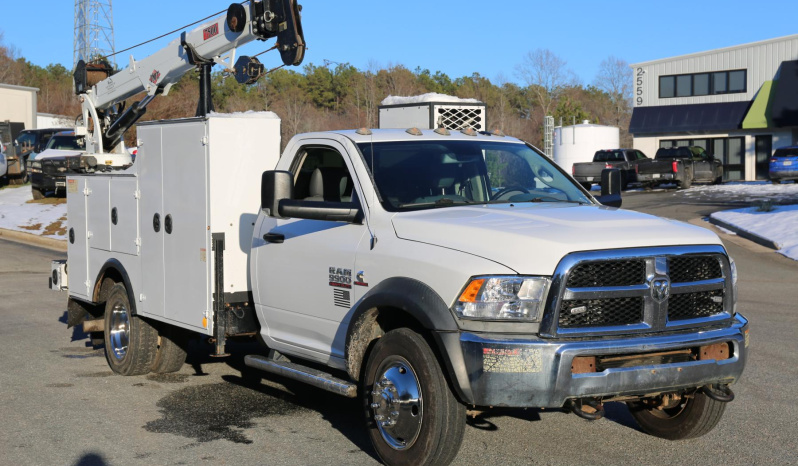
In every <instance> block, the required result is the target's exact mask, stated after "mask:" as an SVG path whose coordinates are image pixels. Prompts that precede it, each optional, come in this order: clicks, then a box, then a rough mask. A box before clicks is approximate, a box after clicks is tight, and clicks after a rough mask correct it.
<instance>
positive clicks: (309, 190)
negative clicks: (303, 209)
mask: <svg viewBox="0 0 798 466" xmlns="http://www.w3.org/2000/svg"><path fill="white" fill-rule="evenodd" d="M309 142H310V144H308V145H306V146H304V147H303V148H302V149H300V150H299V151H297V157H296V160H295V161H294V163H293V165H292V167H291V171H292V172H293V173H294V183H295V189H294V199H300V200H301V199H304V200H314V201H322V202H347V201H349V200H350V199H351V200H352V201H355V202H356V201H357V199H358V197H359V195H358V186H357V183H356V180H355V179H354V178H353V176H352V173H353V170H352V167H351V164H350V162H349V157H348V153H347V152H346V150H345V148H344V147H343V146H341V145H340V144H338V143H335V142H332V141H328V140H324V141H318V144H313V141H309ZM367 232H368V229H367V227H366V225H365V221H364V222H363V224H355V223H345V222H335V221H324V220H308V219H296V218H286V219H277V218H272V217H266V218H265V219H264V221H263V222H262V223H261V227H260V231H259V233H258V234H257V235H256V237H255V247H257V248H259V251H258V254H257V258H256V260H257V264H256V273H257V277H256V278H254V279H256V280H258V293H259V301H260V303H261V304H263V306H264V307H263V312H264V314H265V316H264V317H265V322H266V323H267V324H268V330H267V331H268V336H269V337H270V338H271V339H273V340H274V341H275V342H278V343H280V344H283V345H290V346H291V347H292V351H294V352H297V353H302V354H304V355H305V356H306V357H309V358H311V359H315V360H320V361H327V360H328V359H329V357H330V356H331V355H332V356H335V357H339V358H342V357H343V356H344V355H343V354H342V353H341V350H340V349H339V350H337V352H339V353H341V354H333V348H332V346H333V340H334V338H335V336H336V332H338V331H339V327H340V323H341V322H342V321H343V320H344V317H345V316H346V314H347V313H348V312H349V310H350V308H351V306H352V305H353V304H354V298H355V296H354V293H353V291H354V290H353V289H352V285H353V281H354V280H353V277H354V275H355V273H354V267H355V255H356V251H357V248H358V245H359V244H360V243H361V241H363V240H364V238H365V237H367ZM267 234H268V235H269V239H270V241H269V240H265V239H264V235H267Z"/></svg>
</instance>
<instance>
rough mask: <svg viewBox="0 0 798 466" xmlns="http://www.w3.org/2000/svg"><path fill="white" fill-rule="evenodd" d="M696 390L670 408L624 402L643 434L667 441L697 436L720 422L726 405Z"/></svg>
mask: <svg viewBox="0 0 798 466" xmlns="http://www.w3.org/2000/svg"><path fill="white" fill-rule="evenodd" d="M727 404H728V403H723V402H720V401H715V400H713V399H712V398H709V397H708V396H706V395H705V394H704V393H703V392H701V391H697V392H696V393H695V394H694V395H693V397H692V398H687V399H686V401H685V400H683V401H682V402H681V403H679V404H677V405H675V406H674V407H672V408H665V409H663V410H659V409H657V408H648V407H646V406H645V405H644V404H643V403H641V402H630V403H627V405H628V406H629V411H630V412H631V414H632V417H634V418H635V420H636V421H637V424H638V425H640V428H641V429H643V431H644V432H646V433H648V434H650V435H653V436H655V437H659V438H664V439H667V440H685V439H690V438H695V437H700V436H702V435H704V434H706V433H707V432H709V431H711V430H712V429H713V428H715V426H716V425H717V424H718V422H719V421H720V418H721V417H722V416H723V412H724V411H725V410H726V405H727Z"/></svg>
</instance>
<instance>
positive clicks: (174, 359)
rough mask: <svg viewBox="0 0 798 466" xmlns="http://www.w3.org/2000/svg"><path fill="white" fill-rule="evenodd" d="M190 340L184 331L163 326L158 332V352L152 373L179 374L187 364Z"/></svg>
mask: <svg viewBox="0 0 798 466" xmlns="http://www.w3.org/2000/svg"><path fill="white" fill-rule="evenodd" d="M187 346H188V338H187V336H186V334H185V332H184V331H183V330H182V329H178V328H176V327H172V326H171V325H163V327H162V328H161V330H160V331H159V332H158V351H157V352H156V354H155V361H153V363H152V368H151V370H152V372H155V373H156V374H166V373H168V372H177V371H179V370H180V368H181V367H183V364H184V363H185V362H186V347H187Z"/></svg>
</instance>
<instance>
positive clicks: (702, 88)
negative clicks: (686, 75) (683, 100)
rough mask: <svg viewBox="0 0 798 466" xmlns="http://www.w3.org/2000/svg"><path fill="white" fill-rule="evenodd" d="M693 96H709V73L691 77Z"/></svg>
mask: <svg viewBox="0 0 798 466" xmlns="http://www.w3.org/2000/svg"><path fill="white" fill-rule="evenodd" d="M693 95H709V73H701V74H694V75H693Z"/></svg>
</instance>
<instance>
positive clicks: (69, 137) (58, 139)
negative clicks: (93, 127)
mask: <svg viewBox="0 0 798 466" xmlns="http://www.w3.org/2000/svg"><path fill="white" fill-rule="evenodd" d="M85 153H86V143H85V141H84V138H83V136H76V135H75V132H74V131H62V132H60V133H56V134H54V135H53V136H52V137H51V138H50V141H49V142H48V143H47V147H46V148H45V149H44V150H43V151H42V152H41V153H40V154H36V156H35V158H33V159H31V160H29V161H28V171H29V173H30V181H31V191H32V193H33V198H34V199H43V198H44V197H45V196H46V194H48V193H50V192H53V193H55V194H58V191H59V190H60V191H65V190H66V175H67V172H69V171H74V169H76V168H78V167H79V165H80V156H81V155H83V154H85Z"/></svg>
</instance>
